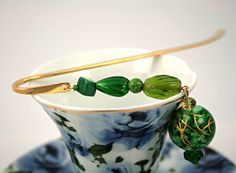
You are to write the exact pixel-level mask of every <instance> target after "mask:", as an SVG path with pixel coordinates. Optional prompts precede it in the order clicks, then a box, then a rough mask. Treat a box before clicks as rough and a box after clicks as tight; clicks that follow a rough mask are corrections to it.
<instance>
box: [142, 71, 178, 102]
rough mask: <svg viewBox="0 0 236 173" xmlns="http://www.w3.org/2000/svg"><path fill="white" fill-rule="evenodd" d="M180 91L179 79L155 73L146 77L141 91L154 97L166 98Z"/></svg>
mask: <svg viewBox="0 0 236 173" xmlns="http://www.w3.org/2000/svg"><path fill="white" fill-rule="evenodd" d="M180 91H181V81H180V80H179V79H178V78H176V77H173V76H168V75H156V76H153V77H150V78H147V79H146V80H145V82H144V85H143V92H144V93H145V94H146V95H147V96H149V97H152V98H155V99H166V98H169V97H171V96H174V95H176V94H178V93H180Z"/></svg>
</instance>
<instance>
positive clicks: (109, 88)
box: [96, 76, 129, 97]
mask: <svg viewBox="0 0 236 173" xmlns="http://www.w3.org/2000/svg"><path fill="white" fill-rule="evenodd" d="M128 83H129V80H128V79H127V78H125V77H122V76H113V77H108V78H105V79H102V80H99V81H98V82H97V83H96V88H97V89H98V90H99V91H101V92H103V93H105V94H108V95H111V96H115V97H122V96H124V95H126V94H127V93H128V92H129V87H128Z"/></svg>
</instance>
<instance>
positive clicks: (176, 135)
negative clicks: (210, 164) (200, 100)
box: [168, 105, 215, 150]
mask: <svg viewBox="0 0 236 173" xmlns="http://www.w3.org/2000/svg"><path fill="white" fill-rule="evenodd" d="M168 130H169V135H170V138H171V139H172V141H173V142H174V143H175V144H176V145H177V146H179V147H181V148H183V149H184V150H200V149H203V148H205V147H206V146H208V145H209V143H210V142H211V141H212V139H213V137H214V135H215V121H214V119H213V116H212V115H211V113H210V112H209V111H208V110H206V109H205V108H204V107H202V106H199V105H197V106H195V107H194V108H192V109H183V108H179V109H177V110H176V111H175V113H174V114H173V119H172V120H171V121H170V124H169V128H168Z"/></svg>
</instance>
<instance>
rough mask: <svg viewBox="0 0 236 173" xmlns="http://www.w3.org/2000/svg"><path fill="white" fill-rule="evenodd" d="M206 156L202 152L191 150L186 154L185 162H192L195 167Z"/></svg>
mask: <svg viewBox="0 0 236 173" xmlns="http://www.w3.org/2000/svg"><path fill="white" fill-rule="evenodd" d="M203 156H204V154H203V152H202V151H201V150H190V151H185V152H184V158H185V160H188V161H190V162H191V163H193V164H194V165H198V164H199V161H200V160H201V159H202V158H203Z"/></svg>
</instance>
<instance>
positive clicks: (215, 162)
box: [3, 140, 236, 173]
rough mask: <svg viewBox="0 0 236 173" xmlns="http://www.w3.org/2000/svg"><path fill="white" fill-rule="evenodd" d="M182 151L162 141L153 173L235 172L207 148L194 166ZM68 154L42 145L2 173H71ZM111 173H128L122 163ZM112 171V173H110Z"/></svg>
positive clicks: (60, 145)
mask: <svg viewBox="0 0 236 173" xmlns="http://www.w3.org/2000/svg"><path fill="white" fill-rule="evenodd" d="M182 154H183V151H182V150H180V149H179V148H177V147H176V146H174V144H173V143H171V142H169V141H166V142H165V143H164V146H163V150H162V157H161V159H160V163H161V164H160V166H159V168H158V169H157V170H156V173H236V166H235V164H234V163H232V162H231V161H230V160H228V159H227V158H225V157H224V156H223V155H221V154H219V153H218V152H216V151H215V150H213V149H211V148H206V149H205V154H206V156H205V158H204V159H203V160H202V161H201V162H200V164H199V165H198V166H194V165H192V164H191V163H189V162H187V161H185V160H184V159H183V157H182ZM73 169H74V168H73V165H72V162H71V160H70V156H69V153H68V151H67V149H66V146H65V144H64V142H63V141H62V140H55V141H52V142H49V143H47V144H45V145H42V146H40V147H38V148H36V149H34V150H32V151H31V152H29V153H27V154H25V155H24V156H22V157H21V158H19V159H18V160H16V161H15V162H13V163H12V164H11V165H10V166H9V167H8V168H7V169H6V170H5V171H3V173H74V172H73V171H74V170H73ZM110 170H111V171H110V172H111V173H117V172H118V173H129V172H128V171H127V170H126V169H125V167H123V164H122V162H120V164H117V165H113V167H112V166H111V167H110ZM112 171H113V172H112Z"/></svg>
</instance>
